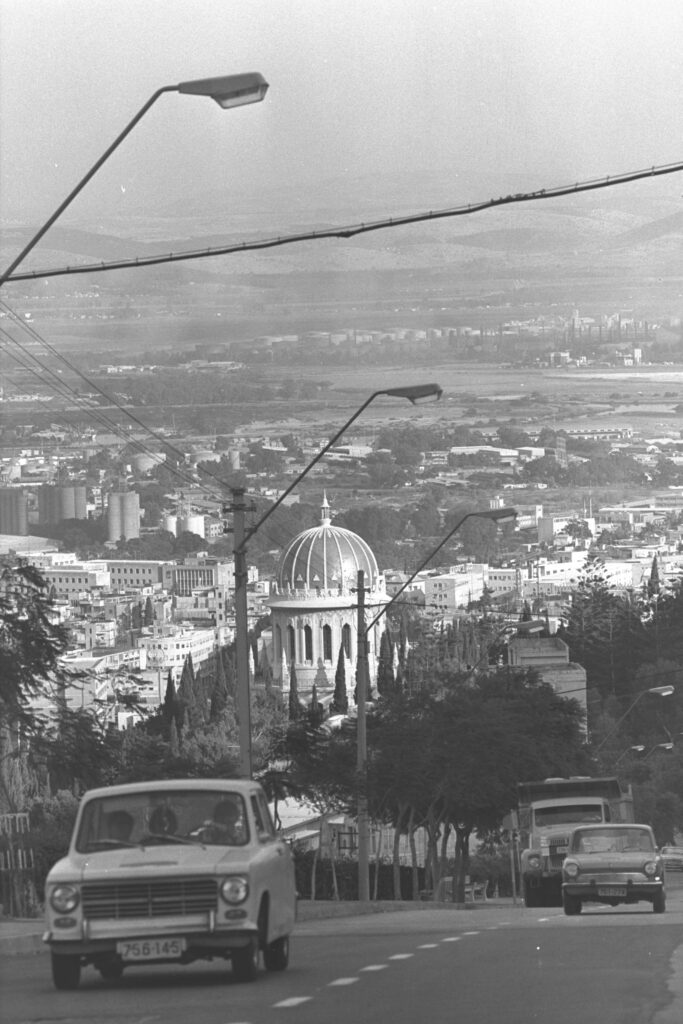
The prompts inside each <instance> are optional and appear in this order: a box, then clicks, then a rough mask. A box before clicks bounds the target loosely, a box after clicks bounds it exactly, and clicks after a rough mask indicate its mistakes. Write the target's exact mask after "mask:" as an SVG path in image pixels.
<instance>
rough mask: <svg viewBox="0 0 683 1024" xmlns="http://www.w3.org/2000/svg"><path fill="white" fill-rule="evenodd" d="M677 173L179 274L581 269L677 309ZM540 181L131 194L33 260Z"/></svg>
mask: <svg viewBox="0 0 683 1024" xmlns="http://www.w3.org/2000/svg"><path fill="white" fill-rule="evenodd" d="M678 177H679V176H676V175H671V176H670V177H665V178H661V179H646V180H644V181H641V182H637V183H633V184H629V185H624V186H619V187H615V188H613V189H601V190H598V191H595V192H590V193H584V194H580V195H578V194H577V195H576V196H565V197H563V198H561V199H552V198H551V199H544V200H540V201H525V202H522V203H518V204H513V205H508V206H503V207H498V208H494V209H490V210H485V211H481V212H477V213H473V214H471V215H466V216H458V217H446V218H443V219H439V220H433V221H429V222H426V221H425V222H419V223H415V224H412V225H410V226H404V227H397V228H392V229H383V230H380V231H376V232H372V233H369V234H365V235H362V236H358V237H356V238H352V239H347V240H344V239H336V240H325V241H322V240H316V241H311V242H306V243H304V242H297V243H295V244H291V245H286V246H281V247H278V248H275V249H269V250H264V251H260V252H251V253H245V254H238V255H231V256H229V257H223V258H217V259H215V260H212V261H211V263H210V264H205V263H201V264H200V262H199V261H193V262H192V263H184V264H180V266H181V267H182V269H183V270H184V271H185V273H184V275H183V276H184V277H186V278H188V279H189V277H190V276H191V278H192V279H194V280H200V279H202V278H206V277H209V276H210V277H213V278H215V277H219V278H221V277H226V278H234V277H235V276H240V277H241V276H243V275H246V274H251V275H253V274H257V275H259V276H265V277H273V278H277V279H283V280H284V279H290V280H291V275H295V276H298V275H311V274H313V275H319V274H321V273H327V274H335V275H343V274H356V273H359V272H361V273H372V274H386V273H392V272H393V273H395V274H397V275H405V274H410V273H411V272H417V273H418V274H419V275H420V284H419V287H420V289H421V290H422V291H423V290H424V288H425V287H426V286H427V285H428V278H429V275H430V273H434V272H436V273H438V274H439V275H443V274H449V273H450V274H453V275H454V278H457V277H458V276H460V275H463V274H464V275H465V276H466V277H469V276H471V271H472V270H473V268H475V267H476V268H477V274H478V276H481V277H482V278H483V279H485V278H486V277H487V276H488V277H489V278H490V280H491V281H492V282H493V281H496V287H498V285H500V282H501V281H503V282H504V281H505V280H509V279H514V280H516V281H519V279H523V280H524V282H525V283H530V284H532V285H533V283H534V281H536V280H539V281H542V282H543V289H544V295H546V294H549V293H551V291H552V288H551V287H549V286H550V285H551V284H552V280H553V278H556V280H557V283H558V286H561V287H562V289H564V285H565V283H566V281H567V278H568V277H571V279H572V280H574V281H579V280H581V279H582V278H584V277H585V279H586V281H587V282H588V283H590V284H591V285H592V284H594V282H595V280H596V279H601V278H603V277H610V276H612V277H613V276H614V275H615V274H619V275H620V276H621V280H622V283H623V284H624V285H625V286H626V285H628V287H629V288H630V289H631V290H632V292H633V294H634V296H635V299H636V301H637V295H638V290H639V287H640V286H641V284H642V285H643V286H647V288H648V289H649V284H648V282H650V281H651V280H657V281H662V280H666V281H667V282H669V283H670V289H669V291H670V294H669V292H668V291H667V296H666V300H667V304H670V303H673V304H674V306H675V304H676V301H677V302H678V307H679V313H680V312H683V310H681V309H680V306H681V303H680V299H679V296H680V294H681V292H683V202H682V200H681V182H680V181H678V180H674V179H676V178H678ZM544 184H545V185H553V184H561V183H558V182H555V183H552V182H550V183H548V182H545V183H544ZM539 187H541V184H540V183H539V182H537V181H531V180H526V181H522V180H521V178H520V177H519V176H506V175H489V176H488V177H482V179H481V180H480V181H479V182H478V183H477V184H476V187H475V186H473V185H472V184H471V183H467V182H462V181H460V180H459V178H458V175H457V174H453V176H452V177H449V176H444V175H443V174H441V175H437V174H429V173H428V174H425V175H420V176H415V175H400V174H398V175H394V176H392V177H391V178H381V179H380V178H378V177H376V176H368V177H367V179H354V180H348V179H345V178H339V179H329V180H322V181H320V182H318V183H317V184H316V187H315V188H313V189H311V190H310V191H308V192H305V193H302V191H301V189H300V188H299V189H297V188H295V187H293V186H292V187H288V186H287V185H286V184H285V183H283V184H281V185H279V186H278V187H277V188H271V189H269V190H264V189H255V190H254V191H252V192H248V193H247V192H243V193H235V192H230V193H226V191H225V190H214V191H211V192H208V193H207V192H205V193H202V194H200V195H194V196H192V195H188V196H186V197H185V198H184V199H183V200H182V201H180V200H179V201H177V202H176V201H173V202H170V203H161V202H158V201H157V202H155V203H153V204H150V205H149V206H147V207H146V208H145V209H142V208H137V209H131V208H130V206H126V208H125V212H124V211H123V210H122V211H121V212H120V213H114V214H113V215H111V216H108V217H100V218H99V219H98V225H97V228H96V229H95V228H93V227H92V226H91V225H88V224H86V223H80V224H78V225H77V226H76V225H74V223H73V222H71V224H69V223H68V222H67V223H61V224H60V223H57V224H56V225H55V226H54V227H53V228H52V229H51V230H50V231H49V233H48V234H47V235H46V236H45V238H44V239H43V240H42V241H41V243H40V245H39V247H38V248H37V249H36V250H35V251H34V252H33V253H32V255H31V257H30V261H27V266H33V267H38V268H40V269H41V270H42V269H45V268H46V267H49V266H64V265H70V264H72V263H83V262H85V263H91V262H95V261H99V260H102V261H108V260H117V259H127V258H134V257H135V256H146V255H149V254H165V253H169V252H175V253H178V252H183V251H188V250H197V249H203V248H210V247H216V246H220V245H222V244H232V243H238V242H249V241H252V240H255V239H264V238H271V237H273V236H283V235H288V234H299V233H306V232H311V231H315V230H321V229H326V228H329V227H331V226H334V227H342V226H345V225H351V224H357V223H360V222H365V223H368V222H371V221H374V220H383V219H385V218H389V217H392V216H394V217H398V216H402V215H405V214H415V213H420V212H426V211H429V210H445V209H452V208H454V207H458V206H461V205H463V204H466V203H468V202H472V203H475V202H478V201H481V200H485V199H486V198H487V197H490V198H496V197H497V196H505V195H511V194H515V193H520V192H523V193H526V192H529V191H531V190H533V189H534V188H539ZM33 230H35V227H32V226H29V225H23V224H18V223H14V224H11V225H8V226H6V227H5V228H4V230H3V233H2V253H3V262H7V261H9V259H11V256H12V253H13V252H16V251H17V250H18V249H19V248H20V246H21V244H22V242H24V241H25V240H26V238H27V237H30V233H31V231H33ZM482 261H483V262H482ZM176 269H177V268H176ZM479 272H480V273H479ZM425 275H426V276H425ZM515 288H517V286H515ZM295 290H296V291H297V293H298V289H295ZM345 290H346V289H345ZM503 290H504V287H503ZM579 291H580V289H579ZM578 297H579V298H580V296H578ZM577 301H578V298H577Z"/></svg>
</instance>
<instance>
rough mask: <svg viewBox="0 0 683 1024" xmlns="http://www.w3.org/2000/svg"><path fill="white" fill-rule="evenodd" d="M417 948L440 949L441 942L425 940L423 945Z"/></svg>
mask: <svg viewBox="0 0 683 1024" xmlns="http://www.w3.org/2000/svg"><path fill="white" fill-rule="evenodd" d="M417 948H418V949H438V948H439V943H438V942H423V943H422V945H421V946H418V947H417Z"/></svg>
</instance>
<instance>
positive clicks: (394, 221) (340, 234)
mask: <svg viewBox="0 0 683 1024" xmlns="http://www.w3.org/2000/svg"><path fill="white" fill-rule="evenodd" d="M680 171H683V162H679V163H674V164H662V165H659V166H653V167H648V168H647V169H645V170H640V171H627V172H626V173H624V174H616V175H611V176H608V177H606V178H594V179H591V180H588V181H577V182H575V183H574V184H572V185H558V186H555V187H552V188H542V189H537V190H535V191H533V192H516V193H514V194H513V195H507V196H499V197H498V198H497V199H484V200H480V201H478V202H474V203H467V204H463V205H462V206H453V207H449V208H446V209H443V210H429V211H426V212H422V213H410V214H406V215H405V216H402V217H388V218H385V219H383V220H375V221H369V222H368V223H361V224H351V225H347V226H340V227H332V228H325V229H322V230H320V231H306V232H300V233H297V234H290V235H278V236H277V237H273V238H262V239H256V240H254V241H252V242H239V243H233V244H229V245H219V246H208V247H206V248H204V249H187V250H183V251H181V252H175V253H174V252H171V253H166V254H164V255H157V256H135V257H131V258H128V259H123V260H110V261H101V262H100V263H84V264H80V265H78V266H67V267H57V268H47V269H44V270H31V271H23V272H22V273H20V274H12V275H11V276H10V277H8V278H7V281H29V280H33V279H35V278H38V277H63V276H65V275H69V274H94V273H101V272H103V271H107V270H125V269H128V268H130V267H153V266H158V265H159V264H160V263H179V262H181V261H187V260H198V259H206V258H207V257H211V256H230V255H234V254H236V253H242V252H255V251H257V250H259V249H274V248H277V247H280V246H284V245H292V244H294V243H295V242H312V241H317V240H319V239H323V238H354V237H355V236H356V235H363V234H368V233H369V232H371V231H382V230H385V229H387V228H397V227H403V226H405V225H406V224H420V223H422V222H424V221H432V220H445V219H447V218H449V217H466V216H469V215H470V214H472V213H479V212H480V211H481V210H489V209H492V208H493V207H496V206H510V205H511V204H513V203H529V202H536V201H538V200H540V199H556V198H558V197H560V196H568V195H575V194H578V193H580V192H593V191H596V190H597V189H602V188H614V187H615V186H617V185H626V184H628V183H629V182H632V181H640V180H642V179H643V178H656V177H661V176H662V175H664V174H675V173H677V172H680Z"/></svg>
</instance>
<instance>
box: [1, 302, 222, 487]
mask: <svg viewBox="0 0 683 1024" xmlns="http://www.w3.org/2000/svg"><path fill="white" fill-rule="evenodd" d="M0 308H2V309H3V310H4V311H5V312H6V313H7V314H8V315H9V316H10V317H11V319H12V321H13V322H14V323H15V324H16V325H17V326H18V327H20V328H21V329H22V330H23V331H25V332H26V333H28V334H29V335H30V337H31V338H32V339H33V340H34V341H36V342H37V343H38V344H39V345H41V346H42V347H43V348H45V349H47V351H48V352H50V353H51V354H52V355H53V356H54V357H55V358H56V359H57V360H58V361H59V362H61V363H62V364H63V365H65V366H66V367H68V368H69V369H70V370H71V371H72V372H73V373H74V374H75V375H76V376H77V377H78V378H80V379H81V380H82V381H83V382H84V383H86V384H87V385H88V387H89V388H91V389H92V390H93V391H95V392H97V394H99V395H100V397H102V398H104V399H105V401H107V402H108V403H109V404H111V405H113V406H114V407H115V408H116V409H118V410H119V412H121V413H122V414H123V415H124V416H126V417H127V418H128V419H130V420H132V422H133V423H135V425H136V426H137V427H139V428H140V429H141V430H142V431H144V432H145V433H147V434H149V435H150V436H151V437H153V438H154V439H155V440H156V441H157V442H158V443H160V444H161V445H162V446H163V447H164V448H165V449H166V450H168V451H171V452H172V453H173V454H175V455H176V456H177V457H178V458H179V459H180V460H181V461H184V459H185V453H184V452H182V451H181V450H180V449H179V448H176V447H175V446H174V445H173V444H171V443H170V442H169V441H168V439H167V438H166V437H165V436H164V435H163V434H159V433H158V432H157V431H155V430H153V429H152V428H151V427H149V426H148V425H147V424H146V423H145V422H144V421H143V420H141V419H140V418H139V417H138V416H136V415H135V414H134V413H132V412H131V411H130V409H127V408H126V407H125V406H124V405H122V404H121V403H120V402H118V401H117V400H116V399H115V398H113V397H112V396H111V395H108V394H107V393H106V392H105V391H104V390H103V389H102V388H101V387H100V386H99V385H98V384H96V383H95V382H94V381H93V380H91V379H90V378H89V377H87V376H86V375H85V374H84V373H82V372H81V371H80V370H79V369H78V368H77V367H76V366H75V365H74V364H73V363H72V362H71V361H70V360H68V359H67V358H66V357H65V356H63V355H62V354H61V353H60V352H59V351H58V350H57V349H56V348H55V347H54V346H53V345H51V344H50V343H49V342H48V341H46V339H45V338H43V337H42V335H40V334H39V332H38V331H37V330H36V329H35V327H33V326H32V325H29V324H28V323H27V322H26V321H24V320H22V319H21V317H20V316H19V315H18V314H17V313H16V312H15V310H13V309H12V308H11V307H10V306H8V305H7V303H5V302H2V301H0ZM0 333H1V334H2V335H3V336H4V337H6V338H8V339H9V340H10V341H12V342H13V343H14V344H15V345H17V346H18V347H19V348H20V349H21V351H22V352H23V353H24V354H25V355H27V356H29V357H30V358H31V359H33V360H34V361H35V362H36V363H37V364H38V365H39V366H40V367H41V368H42V369H43V370H44V371H46V372H47V373H48V374H49V375H50V377H51V378H52V380H53V382H54V383H55V384H56V387H55V390H57V391H58V393H59V394H60V395H61V397H62V398H64V397H66V396H65V394H64V390H65V389H66V390H67V391H68V392H70V395H71V397H72V398H73V399H74V400H76V402H77V404H79V405H80V407H81V408H83V411H84V412H87V413H88V414H89V415H90V416H91V417H92V418H93V419H95V420H97V421H98V422H99V423H100V425H102V424H104V425H105V426H106V427H107V429H109V430H110V432H112V433H114V434H116V435H117V436H120V437H122V438H123V439H124V440H126V442H127V443H129V444H136V445H137V447H138V448H139V449H140V450H142V451H146V452H147V453H148V454H150V455H152V454H156V453H154V452H153V451H152V449H149V448H147V447H146V446H145V445H144V444H143V442H141V441H139V440H137V441H131V439H130V438H129V437H127V435H126V434H125V433H122V431H121V428H120V426H119V425H117V424H116V422H115V421H113V420H110V419H109V418H108V417H106V416H105V415H103V414H102V413H101V412H95V410H94V409H93V407H92V406H91V405H90V404H89V403H87V402H86V403H85V404H84V403H83V396H81V395H80V394H79V392H77V391H75V390H74V389H73V388H71V387H70V386H69V385H68V384H67V383H66V382H65V381H64V380H63V379H62V378H61V377H59V375H58V374H56V373H55V372H54V371H52V370H51V369H50V368H49V367H48V366H47V365H46V364H44V363H42V362H41V361H40V360H39V359H38V357H37V356H36V355H35V354H34V353H31V352H30V350H29V349H28V348H27V347H26V346H25V345H23V344H22V343H21V342H20V341H19V340H18V339H17V338H15V337H13V336H12V335H11V334H9V333H8V332H7V331H5V330H4V329H0ZM11 354H12V355H14V353H11ZM24 368H25V369H28V367H26V366H25V365H24ZM40 379H41V380H43V378H40ZM43 383H48V382H47V381H45V380H43ZM167 469H169V470H170V471H171V472H172V473H173V474H174V475H175V476H177V477H178V479H180V480H181V481H182V482H183V483H185V484H186V485H188V486H192V487H199V488H201V489H202V490H203V491H205V492H206V493H207V494H209V495H210V496H211V497H213V498H218V499H219V500H220V499H221V498H222V497H224V491H225V485H224V484H223V482H222V481H221V479H220V477H218V476H216V474H214V473H212V472H211V470H203V472H204V474H205V475H206V476H209V477H211V478H213V479H215V480H216V481H217V482H218V484H219V485H220V487H221V492H219V493H218V494H217V493H216V491H214V490H212V489H211V488H209V487H207V486H206V485H205V484H203V483H202V482H201V481H197V480H196V479H195V478H194V477H192V476H190V475H188V474H184V473H182V471H181V470H179V469H178V468H177V467H171V466H167Z"/></svg>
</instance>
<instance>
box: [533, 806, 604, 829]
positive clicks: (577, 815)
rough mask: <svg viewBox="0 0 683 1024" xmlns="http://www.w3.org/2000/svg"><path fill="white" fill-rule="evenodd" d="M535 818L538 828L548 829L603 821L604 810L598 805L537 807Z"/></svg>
mask: <svg viewBox="0 0 683 1024" xmlns="http://www.w3.org/2000/svg"><path fill="white" fill-rule="evenodd" d="M534 818H535V821H536V827H537V828H547V827H548V826H549V825H568V824H575V823H576V822H577V821H602V810H601V808H600V806H599V805H597V804H572V805H571V806H568V805H564V806H561V807H537V808H536V810H535V812H534Z"/></svg>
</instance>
